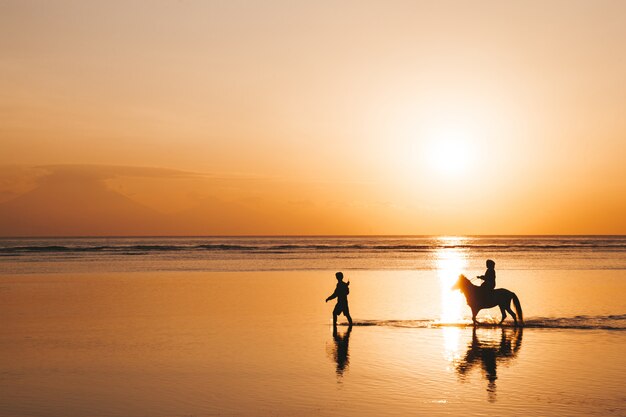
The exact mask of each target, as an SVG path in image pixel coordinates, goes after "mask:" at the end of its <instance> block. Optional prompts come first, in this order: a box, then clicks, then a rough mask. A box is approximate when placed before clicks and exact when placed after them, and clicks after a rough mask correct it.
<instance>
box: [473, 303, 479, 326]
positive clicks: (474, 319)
mask: <svg viewBox="0 0 626 417" xmlns="http://www.w3.org/2000/svg"><path fill="white" fill-rule="evenodd" d="M477 314H478V310H476V309H475V308H472V322H473V323H474V327H475V326H476V325H477V324H478V321H476V315H477Z"/></svg>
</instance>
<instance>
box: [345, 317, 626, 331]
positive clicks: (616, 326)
mask: <svg viewBox="0 0 626 417" xmlns="http://www.w3.org/2000/svg"><path fill="white" fill-rule="evenodd" d="M353 325H354V326H363V327H367V326H380V327H401V328H410V329H425V328H445V327H456V328H471V327H473V324H472V322H471V320H469V319H468V320H463V321H458V322H441V321H439V320H434V319H423V320H354V323H353ZM477 327H481V328H499V327H507V328H512V327H514V326H513V323H512V322H508V321H507V322H505V323H504V324H503V325H502V326H501V325H499V324H498V322H497V321H490V320H484V319H483V320H479V324H478V326H477ZM524 328H534V329H576V330H618V331H619V330H626V314H623V315H610V316H575V317H531V318H529V319H526V320H525V321H524Z"/></svg>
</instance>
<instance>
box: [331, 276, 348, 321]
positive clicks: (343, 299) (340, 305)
mask: <svg viewBox="0 0 626 417" xmlns="http://www.w3.org/2000/svg"><path fill="white" fill-rule="evenodd" d="M335 277H336V278H337V286H336V287H335V292H334V293H332V294H331V295H329V296H328V298H326V302H328V301H330V300H332V299H333V298H336V299H337V304H336V305H335V308H334V309H333V326H334V327H336V326H337V316H338V315H340V314H341V313H343V315H344V316H346V318H347V319H348V323H349V324H350V327H352V317H350V309H349V308H348V294H349V293H350V288H349V286H350V281H348V282H343V273H342V272H337V273H336V274H335Z"/></svg>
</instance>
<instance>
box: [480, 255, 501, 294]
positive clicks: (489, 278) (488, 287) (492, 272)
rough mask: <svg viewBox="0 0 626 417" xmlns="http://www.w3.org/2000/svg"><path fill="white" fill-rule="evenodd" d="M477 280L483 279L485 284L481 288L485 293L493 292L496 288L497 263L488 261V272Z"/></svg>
mask: <svg viewBox="0 0 626 417" xmlns="http://www.w3.org/2000/svg"><path fill="white" fill-rule="evenodd" d="M476 278H478V279H482V280H483V283H482V284H481V286H480V288H481V289H482V290H484V291H485V292H488V291H492V290H493V289H494V288H496V263H495V262H494V261H492V260H491V259H487V270H486V271H485V275H480V276H477V277H476Z"/></svg>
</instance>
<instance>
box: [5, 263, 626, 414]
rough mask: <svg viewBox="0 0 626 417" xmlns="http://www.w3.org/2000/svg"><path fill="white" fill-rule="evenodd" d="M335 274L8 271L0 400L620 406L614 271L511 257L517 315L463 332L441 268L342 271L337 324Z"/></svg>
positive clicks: (503, 409) (208, 410) (433, 408)
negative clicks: (347, 313) (537, 265)
mask: <svg viewBox="0 0 626 417" xmlns="http://www.w3.org/2000/svg"><path fill="white" fill-rule="evenodd" d="M333 272H334V271H282V272H277V271H272V272H224V273H217V272H213V273H209V272H160V273H159V272H150V273H92V274H84V273H80V274H34V275H29V274H22V275H2V276H1V277H0V315H1V316H2V318H3V325H2V327H1V330H0V370H1V374H0V415H2V416H85V415H98V416H145V415H150V416H190V415H193V416H213V415H247V416H250V415H258V416H265V415H329V416H330V415H336V416H339V415H342V416H345V415H354V416H357V415H359V416H362V415H372V416H374V415H410V414H428V415H443V414H446V415H469V416H474V415H475V416H478V415H484V414H492V415H518V416H523V415H532V414H535V415H543V416H550V415H553V416H562V415H568V416H572V415H580V416H583V415H624V413H625V412H626V397H625V396H624V391H623V384H622V383H621V381H623V376H624V370H625V369H626V359H625V357H624V355H623V346H624V345H625V344H626V331H624V329H625V328H626V326H624V323H625V321H626V317H624V316H622V315H621V314H622V313H623V312H624V311H626V306H625V301H624V298H623V297H621V296H616V294H623V293H624V290H626V275H625V273H624V271H623V270H617V271H616V270H613V271H561V270H560V271H506V273H502V274H501V275H502V277H501V278H499V285H500V286H503V287H508V288H514V289H515V290H516V292H517V294H518V295H519V297H520V299H521V302H522V305H523V307H524V313H525V317H526V321H527V323H528V327H527V328H525V329H523V330H522V329H515V328H513V327H510V326H506V327H504V328H500V327H497V326H482V327H479V328H478V329H476V330H475V331H474V330H473V329H472V328H471V326H468V325H467V322H466V321H461V322H457V323H454V324H447V325H441V323H440V320H441V317H442V316H445V315H446V314H447V313H448V312H447V311H446V309H449V308H456V307H451V305H453V304H454V303H452V304H450V303H449V302H448V301H447V300H446V299H445V297H448V294H447V293H445V292H444V291H442V288H441V282H440V281H439V280H438V279H437V275H436V272H435V271H389V270H384V271H346V272H345V273H346V279H349V280H351V292H350V296H349V297H350V303H351V304H350V308H351V312H352V316H353V318H354V320H355V323H356V325H355V326H353V328H352V329H351V330H350V329H349V328H348V327H347V326H345V325H340V326H338V329H337V332H336V334H333V330H332V326H331V325H330V314H331V310H332V305H333V303H331V302H329V303H328V304H325V303H324V299H325V297H326V296H328V294H330V293H331V292H332V290H333V288H334V277H333ZM581 288H584V289H585V291H581ZM442 297H443V298H442ZM454 305H456V304H454ZM461 314H462V315H463V317H465V319H467V316H468V315H469V309H468V308H467V307H466V306H464V305H463V304H461ZM492 316H493V317H492ZM498 318H499V312H498V311H497V309H492V310H488V311H483V313H482V314H481V315H480V319H481V320H482V321H486V322H490V321H493V320H495V319H498ZM342 321H343V317H342V318H340V322H342Z"/></svg>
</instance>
